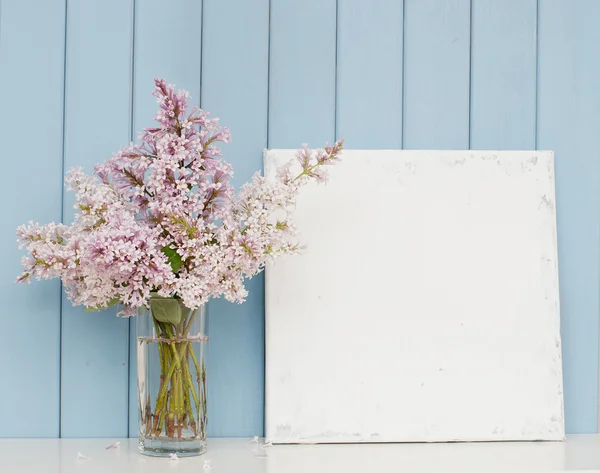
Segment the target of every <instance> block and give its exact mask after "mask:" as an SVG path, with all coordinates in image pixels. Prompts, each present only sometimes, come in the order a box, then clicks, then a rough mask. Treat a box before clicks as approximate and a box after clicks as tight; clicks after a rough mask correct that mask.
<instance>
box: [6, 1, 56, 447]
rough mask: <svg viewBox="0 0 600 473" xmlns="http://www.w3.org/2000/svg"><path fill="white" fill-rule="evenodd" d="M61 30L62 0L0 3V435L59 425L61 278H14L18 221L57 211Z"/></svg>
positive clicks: (51, 431)
mask: <svg viewBox="0 0 600 473" xmlns="http://www.w3.org/2000/svg"><path fill="white" fill-rule="evenodd" d="M64 34H65V0H37V1H34V2H19V1H16V0H14V1H4V2H3V3H2V5H1V9H0V71H1V74H0V88H1V89H2V90H3V91H4V93H3V99H2V109H3V113H2V114H0V141H1V142H2V165H3V176H4V178H3V180H2V185H1V186H0V200H1V201H2V202H3V203H4V206H3V212H2V232H1V233H0V260H1V261H2V271H1V272H0V298H1V299H2V316H1V318H2V322H3V328H4V330H3V337H2V340H3V341H2V343H1V344H0V360H2V362H1V363H0V379H1V380H2V381H1V382H0V385H1V386H2V390H1V392H0V419H2V421H1V422H0V437H57V436H58V433H59V379H60V371H59V369H60V358H59V356H60V355H59V350H60V342H59V341H60V290H61V289H60V283H59V282H58V281H52V282H48V281H44V282H34V283H32V284H31V285H28V284H26V285H18V286H17V285H15V283H14V281H15V278H16V277H17V276H18V275H19V273H20V272H21V256H22V253H21V252H18V251H17V250H16V248H17V246H16V242H15V230H16V227H17V225H20V224H23V223H27V221H29V220H34V221H38V222H50V221H55V222H58V221H60V217H61V194H62V136H63V133H62V131H63V130H62V117H63V72H64ZM24 58H26V59H25V60H24Z"/></svg>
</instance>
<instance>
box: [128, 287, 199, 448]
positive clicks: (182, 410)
mask: <svg viewBox="0 0 600 473" xmlns="http://www.w3.org/2000/svg"><path fill="white" fill-rule="evenodd" d="M149 305H150V307H149V308H145V307H142V308H141V309H139V311H138V315H137V320H136V325H137V359H138V408H139V449H140V452H142V453H144V454H146V455H152V456H169V455H170V454H173V453H174V454H176V455H177V456H193V455H201V454H202V453H204V452H205V451H206V429H207V420H208V419H207V411H206V369H205V367H204V361H205V360H204V345H205V343H206V342H207V341H208V338H207V337H206V335H205V331H204V328H205V309H204V307H201V308H199V309H195V310H190V309H188V308H187V307H185V306H184V305H183V304H182V302H181V300H179V299H176V298H164V297H157V296H153V297H151V299H150V304H149Z"/></svg>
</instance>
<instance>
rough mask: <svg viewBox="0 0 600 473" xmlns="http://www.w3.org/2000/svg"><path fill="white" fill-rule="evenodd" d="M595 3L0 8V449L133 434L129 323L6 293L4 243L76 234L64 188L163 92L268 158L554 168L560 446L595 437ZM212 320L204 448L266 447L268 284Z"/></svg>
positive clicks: (50, 4) (332, 1)
mask: <svg viewBox="0 0 600 473" xmlns="http://www.w3.org/2000/svg"><path fill="white" fill-rule="evenodd" d="M599 23H600V2H599V1H597V0H573V1H569V2H567V1H564V0H537V1H536V0H471V1H469V0H405V1H404V2H403V1H402V0H370V1H368V2H367V1H364V0H302V1H300V0H203V1H202V0H170V1H169V2H164V1H161V0H68V2H67V1H66V0H31V1H27V2H25V1H22V0H0V90H2V92H3V93H2V113H1V114H0V143H1V144H0V150H1V151H0V153H1V162H2V164H3V165H4V166H5V167H4V171H3V173H2V176H3V179H2V182H1V185H0V197H1V199H2V200H1V201H2V203H3V215H2V227H1V232H0V243H1V244H0V260H1V261H2V265H1V266H0V301H1V305H0V322H1V326H2V335H1V337H0V361H1V362H0V437H58V436H63V437H78V436H85V437H90V436H97V437H123V436H126V435H128V434H131V435H135V432H136V411H135V396H134V382H135V377H134V372H135V352H134V351H132V349H131V348H132V342H131V340H132V338H133V336H134V325H133V324H132V323H131V322H130V321H128V320H124V319H118V318H116V317H115V316H114V312H108V313H100V314H97V313H83V312H82V311H81V310H80V309H78V308H73V307H71V305H70V304H69V302H68V301H67V300H66V299H65V298H64V297H63V296H62V295H61V287H60V285H59V284H58V283H57V282H56V281H53V282H43V283H34V284H32V285H31V286H16V285H14V284H13V281H14V278H15V277H16V275H17V274H18V272H19V259H20V254H19V253H18V252H17V251H16V249H15V237H14V229H15V227H16V226H17V225H18V224H19V223H21V222H25V221H27V220H30V219H32V220H36V221H42V222H45V221H51V220H54V221H59V220H61V219H63V220H64V221H67V222H68V221H69V220H70V219H71V218H72V202H73V200H72V196H70V195H69V194H64V192H63V188H62V179H63V174H64V172H65V170H66V169H67V168H69V167H71V166H74V165H82V166H84V167H85V168H86V169H87V170H88V171H89V170H91V167H92V165H93V164H94V163H95V162H97V161H100V160H103V159H105V158H106V157H108V156H110V154H111V153H112V152H113V151H115V150H117V149H118V148H119V147H120V145H125V144H127V143H128V142H129V141H130V140H131V139H135V138H136V136H137V131H139V130H140V129H141V128H142V127H144V126H147V125H149V124H150V123H151V121H152V117H153V111H154V100H153V98H152V97H150V95H149V94H150V92H151V91H152V88H153V83H152V79H153V77H154V76H159V77H166V78H167V79H168V80H169V81H170V82H172V83H175V84H177V85H178V86H181V87H183V88H186V89H188V90H189V91H190V92H191V93H192V95H193V101H194V102H195V103H196V104H200V105H201V106H202V107H204V108H206V109H207V110H209V111H211V112H212V113H213V115H215V116H219V117H221V119H222V123H224V124H226V125H228V126H229V127H230V128H231V131H232V133H233V142H232V143H231V144H230V145H228V146H227V147H226V149H225V154H226V158H227V159H228V160H229V161H231V162H232V163H233V165H234V168H235V170H236V179H235V182H236V184H240V183H242V182H244V181H245V180H246V179H248V178H249V177H250V176H251V174H252V173H253V172H254V171H255V170H257V169H259V168H260V167H261V153H262V150H263V149H264V148H266V147H272V148H274V147H285V148H289V147H297V146H299V145H300V144H301V143H303V142H308V143H309V144H311V145H315V146H317V145H321V144H323V143H324V142H325V141H330V142H331V141H332V140H334V139H335V138H340V137H342V136H343V137H345V138H346V140H347V141H346V143H347V147H348V148H395V149H399V148H404V149H417V148H419V149H436V148H437V149H440V148H451V149H466V148H472V149H535V148H539V149H552V150H554V151H555V152H556V180H557V194H558V196H557V201H558V205H557V208H558V219H559V222H558V232H559V259H560V284H561V310H562V334H563V341H564V379H565V390H564V391H565V411H566V421H567V430H568V432H570V433H587V432H596V431H597V418H598V415H597V414H598V398H597V397H598V331H599V308H600V307H599V303H600V301H599V291H600V280H599V279H600V252H599V245H600V235H599V232H600V156H599V150H600V132H599V130H600V60H599V59H600V58H599V54H600V53H599V51H600V28H598V24H599ZM249 286H250V289H251V296H250V297H249V298H248V301H247V303H246V304H244V305H241V306H234V305H231V304H228V303H225V302H222V301H217V302H214V303H211V304H210V307H209V333H210V337H211V342H210V344H209V345H210V352H209V369H210V373H209V376H210V390H209V395H210V434H211V435H212V436H251V435H254V434H258V435H260V434H262V431H263V403H264V390H263V384H264V333H263V326H264V321H263V319H264V310H263V309H264V296H263V292H264V291H263V288H264V283H263V279H262V278H256V279H254V280H253V281H251V282H250V284H249Z"/></svg>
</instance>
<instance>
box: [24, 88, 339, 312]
mask: <svg viewBox="0 0 600 473" xmlns="http://www.w3.org/2000/svg"><path fill="white" fill-rule="evenodd" d="M153 95H154V96H155V97H156V98H157V102H158V112H157V114H156V116H155V118H156V121H157V122H158V125H157V126H156V127H154V128H147V129H145V130H144V132H143V133H142V135H141V136H140V141H141V144H139V145H137V144H133V143H132V144H130V145H129V146H128V147H126V148H123V149H121V150H120V151H118V152H117V153H115V154H114V155H113V156H112V157H111V158H110V159H108V160H107V161H106V162H103V163H100V164H98V165H97V166H96V167H95V168H94V174H93V175H86V174H85V173H84V172H83V170H82V169H81V168H74V169H72V170H71V171H70V172H69V173H68V175H67V177H66V184H67V187H68V189H69V190H72V191H74V192H75V193H76V199H75V210H76V214H75V219H74V222H73V223H72V224H71V225H69V226H67V225H63V224H55V223H50V224H47V225H39V224H36V223H33V222H30V223H29V224H28V225H27V226H21V227H19V228H18V230H17V236H18V242H19V245H20V247H22V248H25V249H26V250H27V253H28V254H27V255H26V256H24V257H23V266H24V270H23V273H22V274H21V275H20V276H19V278H18V281H19V282H25V281H29V280H30V279H31V278H37V279H51V278H61V280H62V282H63V285H64V286H65V290H66V293H67V295H68V297H69V298H70V300H71V301H72V303H73V304H74V305H83V306H85V307H88V308H93V309H100V308H105V307H109V306H111V305H114V304H115V303H119V304H122V306H123V310H122V313H123V314H124V315H133V314H134V313H135V310H136V308H138V307H141V306H143V305H147V304H148V300H149V298H150V297H151V293H158V294H159V295H161V296H164V297H177V298H180V299H182V300H183V302H184V304H185V305H186V306H187V307H189V308H191V309H194V308H197V307H199V306H200V305H202V304H204V303H206V302H207V301H208V300H210V299H211V298H217V297H224V298H225V299H227V300H229V301H231V302H238V303H239V302H243V301H244V299H245V297H246V296H247V290H246V288H245V287H244V281H245V280H246V279H247V278H252V277H253V276H255V275H256V274H258V273H259V272H261V271H262V270H263V269H264V267H265V264H267V263H268V262H270V261H272V260H273V259H275V258H277V257H279V256H282V255H285V254H293V253H296V252H298V251H299V249H300V246H299V244H298V243H297V242H296V230H295V227H294V222H293V221H292V215H291V210H292V209H293V208H294V206H295V203H296V195H297V194H298V191H299V189H300V188H301V187H302V186H303V185H304V184H306V183H307V182H309V181H310V180H315V181H317V182H325V181H326V180H327V174H326V172H325V169H324V166H327V165H330V164H333V163H335V162H337V161H338V160H339V156H340V154H341V151H342V148H343V141H338V142H336V143H335V144H334V145H333V146H325V147H324V148H323V149H317V150H311V149H309V148H308V147H307V146H306V145H304V146H303V147H302V149H301V150H299V151H298V153H297V161H298V162H299V164H300V169H301V170H300V173H299V174H298V175H295V176H294V174H293V173H292V162H290V163H287V164H286V165H284V166H281V167H280V168H279V169H278V170H277V177H276V179H275V180H274V181H273V182H269V181H267V180H266V179H265V178H264V177H263V176H262V175H261V174H260V173H256V174H255V175H254V176H253V178H252V180H251V181H250V182H249V183H246V184H244V185H243V186H242V188H241V189H240V191H239V192H238V193H237V195H236V193H235V192H234V189H233V186H232V184H231V179H232V177H233V169H232V167H231V165H230V164H229V163H227V162H226V161H224V160H223V159H221V158H220V157H221V151H220V149H219V147H218V144H219V143H228V142H229V141H230V139H231V137H230V133H229V130H228V129H227V128H223V127H221V126H220V125H219V121H218V119H215V118H209V114H208V113H206V112H205V111H203V110H201V109H197V108H194V109H192V110H191V111H189V112H188V104H187V101H188V98H189V95H188V93H187V92H185V91H175V88H174V87H173V86H172V85H170V84H167V82H166V81H165V80H158V79H156V80H155V90H154V92H153Z"/></svg>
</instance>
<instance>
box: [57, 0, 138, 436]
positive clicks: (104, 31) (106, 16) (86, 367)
mask: <svg viewBox="0 0 600 473" xmlns="http://www.w3.org/2000/svg"><path fill="white" fill-rule="evenodd" d="M132 20H133V17H132V2H131V1H124V0H104V1H102V2H96V1H92V0H85V1H84V0H79V1H73V2H69V5H68V12H67V71H66V72H67V73H66V89H65V90H66V124H65V126H66V128H65V167H66V169H69V168H70V167H72V166H76V165H78V166H83V167H84V169H85V170H86V171H87V172H91V171H92V169H93V165H94V164H95V163H97V162H100V161H103V160H105V159H106V158H107V157H110V155H111V154H112V153H113V152H115V151H117V150H118V149H119V148H120V146H122V145H127V144H128V143H129V139H130V124H131V46H132V31H133V30H132V26H133V21H132ZM72 206H73V196H72V195H71V193H67V194H66V195H65V201H64V214H65V221H67V222H70V221H71V219H72V215H73V209H72ZM63 297H64V296H63ZM128 348H129V323H128V321H127V320H126V319H121V318H117V317H115V310H108V311H104V312H100V313H83V312H82V310H81V308H74V307H72V306H71V304H70V303H69V302H68V300H67V299H66V298H64V300H63V314H62V372H61V374H62V390H61V395H62V397H61V433H62V436H63V437H117V436H118V437H124V436H127V424H128V397H127V396H128V389H129V378H128V375H129V369H128V368H129V367H128V357H129V350H128Z"/></svg>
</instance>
